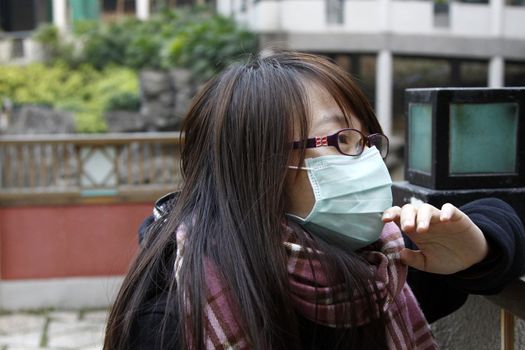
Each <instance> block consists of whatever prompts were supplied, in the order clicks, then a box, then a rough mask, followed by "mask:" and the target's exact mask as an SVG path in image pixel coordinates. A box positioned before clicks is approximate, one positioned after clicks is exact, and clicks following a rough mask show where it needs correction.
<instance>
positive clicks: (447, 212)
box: [440, 203, 463, 222]
mask: <svg viewBox="0 0 525 350" xmlns="http://www.w3.org/2000/svg"><path fill="white" fill-rule="evenodd" d="M462 216H463V213H462V212H461V210H459V209H458V208H456V207H455V206H454V205H452V204H450V203H445V204H443V206H442V207H441V216H440V221H441V222H446V221H457V220H459V219H461V218H462Z"/></svg>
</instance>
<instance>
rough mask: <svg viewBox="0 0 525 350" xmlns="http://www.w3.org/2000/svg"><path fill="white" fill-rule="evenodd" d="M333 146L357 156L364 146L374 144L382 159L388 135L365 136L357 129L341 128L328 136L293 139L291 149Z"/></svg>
mask: <svg viewBox="0 0 525 350" xmlns="http://www.w3.org/2000/svg"><path fill="white" fill-rule="evenodd" d="M325 146H333V147H335V148H336V149H337V150H338V151H339V152H340V153H342V154H345V155H347V156H359V155H360V154H361V153H363V150H364V149H365V146H368V147H372V146H375V147H376V148H377V150H378V151H379V153H380V154H381V157H383V159H385V158H386V156H387V155H388V137H386V136H385V135H383V134H379V133H377V134H372V135H368V136H366V135H365V134H363V133H362V132H361V131H359V130H357V129H341V130H339V131H338V132H336V133H335V134H333V135H330V136H321V137H320V136H316V137H312V138H309V139H306V140H303V141H294V142H293V144H292V148H293V149H298V148H316V147H325Z"/></svg>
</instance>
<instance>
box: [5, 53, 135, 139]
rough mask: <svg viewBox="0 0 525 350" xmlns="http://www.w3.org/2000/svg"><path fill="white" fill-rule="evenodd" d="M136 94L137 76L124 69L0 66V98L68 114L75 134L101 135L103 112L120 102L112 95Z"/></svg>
mask: <svg viewBox="0 0 525 350" xmlns="http://www.w3.org/2000/svg"><path fill="white" fill-rule="evenodd" d="M137 91H138V79H137V74H136V72H134V71H132V70H130V69H127V68H118V67H107V68H105V69H104V70H102V71H99V70H96V69H94V68H93V67H91V66H89V65H81V66H79V67H78V68H76V69H71V68H70V67H69V66H68V65H67V64H65V63H63V62H57V63H55V64H53V65H51V66H46V65H43V64H31V65H28V66H1V65H0V98H1V97H8V98H9V99H11V100H12V101H13V102H14V103H15V104H18V105H20V104H46V105H50V106H53V107H54V108H58V109H63V110H67V111H71V112H73V113H74V115H75V122H76V129H77V131H78V132H104V131H105V130H106V125H105V121H104V118H103V112H104V111H105V110H107V109H108V105H109V104H110V101H112V100H115V99H116V100H118V99H119V98H118V97H115V96H122V95H125V94H130V95H131V94H135V95H136V94H137ZM120 98H121V97H120ZM111 103H114V102H111Z"/></svg>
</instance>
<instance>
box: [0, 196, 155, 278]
mask: <svg viewBox="0 0 525 350" xmlns="http://www.w3.org/2000/svg"><path fill="white" fill-rule="evenodd" d="M151 209H152V203H139V204H136V203H133V204H107V205H100V204H97V205H68V206H34V207H27V206H26V207H9V208H0V279H3V280H18V279H38V278H62V277H77V276H111V275H122V274H125V273H126V271H127V268H128V266H129V263H130V262H131V259H132V257H133V256H134V254H135V253H136V251H137V248H138V238H137V230H138V227H139V226H140V224H141V223H142V221H143V220H144V218H145V217H146V216H148V215H149V214H150V213H151Z"/></svg>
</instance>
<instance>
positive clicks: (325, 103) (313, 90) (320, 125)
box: [305, 81, 361, 136]
mask: <svg viewBox="0 0 525 350" xmlns="http://www.w3.org/2000/svg"><path fill="white" fill-rule="evenodd" d="M305 90H306V94H307V100H308V104H309V109H310V113H309V124H310V128H309V129H310V130H309V132H308V134H309V136H320V135H321V134H328V133H333V132H335V131H337V130H339V129H343V128H349V127H350V128H356V129H359V130H361V123H360V122H359V119H358V118H357V116H355V115H354V113H352V112H350V115H347V116H345V113H344V111H343V110H341V108H340V107H339V105H338V104H337V102H336V100H335V98H334V96H332V94H331V93H330V92H329V91H328V90H327V89H326V88H325V87H324V86H322V85H321V84H319V83H315V82H311V81H310V82H307V83H306V84H305Z"/></svg>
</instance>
